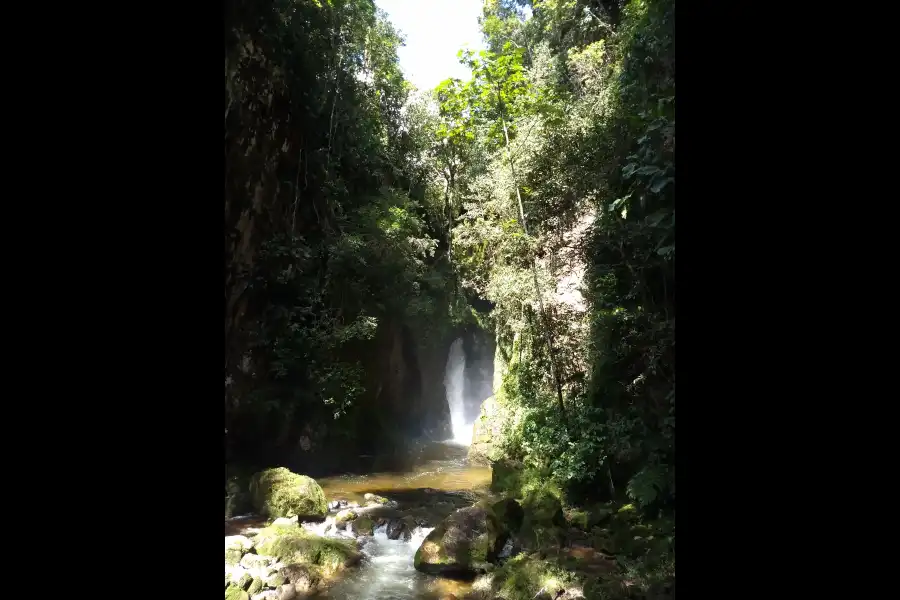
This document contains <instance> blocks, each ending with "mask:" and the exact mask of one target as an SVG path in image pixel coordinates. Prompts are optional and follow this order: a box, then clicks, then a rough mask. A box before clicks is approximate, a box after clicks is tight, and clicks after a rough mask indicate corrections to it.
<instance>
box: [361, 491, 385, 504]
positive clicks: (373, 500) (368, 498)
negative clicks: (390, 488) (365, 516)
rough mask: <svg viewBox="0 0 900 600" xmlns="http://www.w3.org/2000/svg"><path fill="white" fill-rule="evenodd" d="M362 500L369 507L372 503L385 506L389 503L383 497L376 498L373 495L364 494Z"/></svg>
mask: <svg viewBox="0 0 900 600" xmlns="http://www.w3.org/2000/svg"><path fill="white" fill-rule="evenodd" d="M363 498H364V499H365V500H366V502H369V504H370V505H371V504H373V503H374V504H381V505H385V504H387V503H388V502H389V500H388V499H387V498H385V497H384V496H376V495H375V494H366V495H364V496H363Z"/></svg>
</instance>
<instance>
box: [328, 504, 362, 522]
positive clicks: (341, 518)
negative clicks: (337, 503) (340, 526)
mask: <svg viewBox="0 0 900 600" xmlns="http://www.w3.org/2000/svg"><path fill="white" fill-rule="evenodd" d="M358 516H359V515H358V514H357V513H356V511H355V510H353V509H351V508H345V509H344V510H342V511H341V512H339V513H338V514H336V515H335V516H334V522H335V523H346V522H347V521H352V520H353V519H355V518H357V517H358Z"/></svg>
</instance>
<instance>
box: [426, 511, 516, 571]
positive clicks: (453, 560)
mask: <svg viewBox="0 0 900 600" xmlns="http://www.w3.org/2000/svg"><path fill="white" fill-rule="evenodd" d="M508 537H509V531H508V530H507V529H506V528H505V527H504V526H503V524H502V523H500V522H499V520H498V519H497V516H496V515H495V514H494V513H493V511H492V510H491V509H490V508H489V507H486V506H480V505H476V506H470V507H468V508H461V509H459V510H457V511H456V512H454V513H453V514H451V515H450V516H449V517H447V518H446V519H444V521H443V522H442V523H441V524H440V525H438V526H437V527H436V528H435V529H434V530H433V531H432V532H431V533H430V534H428V537H426V538H425V540H424V541H423V542H422V545H421V546H419V549H418V550H417V551H416V556H415V559H414V561H413V566H414V567H415V568H416V570H418V571H421V572H423V573H429V574H432V575H442V576H445V577H465V576H469V575H472V574H474V573H483V572H486V571H488V570H490V569H491V563H492V562H495V561H496V560H497V555H498V554H499V553H500V550H501V549H502V548H503V544H504V543H505V542H506V540H507V538H508Z"/></svg>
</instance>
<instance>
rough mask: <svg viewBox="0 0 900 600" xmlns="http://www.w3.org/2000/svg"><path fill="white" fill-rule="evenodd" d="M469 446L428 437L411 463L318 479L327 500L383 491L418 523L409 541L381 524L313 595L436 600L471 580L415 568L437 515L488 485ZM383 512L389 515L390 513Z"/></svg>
mask: <svg viewBox="0 0 900 600" xmlns="http://www.w3.org/2000/svg"><path fill="white" fill-rule="evenodd" d="M467 451H468V447H466V446H464V445H460V444H456V443H453V442H437V443H434V442H432V443H428V444H425V445H423V446H421V447H420V448H419V450H418V451H417V452H416V455H415V457H414V459H413V460H412V466H411V467H408V468H407V469H406V470H403V471H397V472H374V473H367V474H353V475H350V474H348V475H339V476H333V477H323V478H317V479H316V481H317V482H318V483H319V485H321V486H322V489H323V490H324V491H325V497H326V498H327V499H328V500H329V501H331V500H335V499H345V500H348V501H351V502H359V503H360V504H363V503H364V502H365V501H364V498H363V496H364V494H366V493H373V494H377V495H379V496H384V497H386V498H388V499H389V500H393V501H395V502H396V503H397V506H396V508H394V509H390V510H389V511H388V512H389V513H391V514H393V515H395V516H398V517H402V516H412V517H414V518H415V519H417V520H418V521H419V522H420V523H421V524H422V525H421V526H419V527H417V528H416V529H415V530H414V531H413V532H412V538H411V539H409V540H408V541H403V540H390V539H388V538H387V535H386V533H385V528H384V527H383V526H382V527H381V528H378V529H376V530H375V535H374V536H373V537H372V538H370V539H369V540H368V541H367V542H366V543H365V544H364V545H363V546H362V548H361V550H362V552H363V554H364V555H365V556H366V560H364V561H363V563H362V564H361V565H360V566H359V567H357V568H355V569H351V570H349V571H348V572H347V574H346V576H345V577H344V578H343V579H341V580H340V581H338V582H336V583H335V584H334V585H332V586H331V587H330V588H328V589H327V590H326V591H323V592H320V593H318V594H317V595H316V596H314V597H315V598H334V599H341V600H344V599H346V600H438V599H440V598H445V597H447V596H448V595H449V594H453V595H455V596H458V597H461V596H462V595H463V594H464V593H465V592H467V591H468V590H469V589H471V583H469V582H464V581H455V580H450V579H443V578H440V577H435V576H432V575H425V574H424V573H420V572H418V571H416V570H415V569H414V568H413V557H414V556H415V553H416V550H417V549H418V548H419V545H420V544H421V543H422V541H423V540H424V539H425V536H427V535H428V533H429V532H430V531H431V529H432V528H433V527H434V526H435V525H437V524H438V523H439V522H440V520H441V519H442V518H443V517H444V516H446V515H447V514H450V513H451V512H452V511H453V510H455V509H456V508H459V507H461V506H467V505H470V504H472V503H473V502H475V501H476V500H477V498H478V497H479V496H481V495H482V494H484V493H485V492H486V491H487V488H488V486H489V484H490V481H491V469H490V467H481V466H475V465H471V464H469V462H468V459H467V458H466V455H467ZM386 516H391V515H390V514H388V515H386ZM258 524H259V520H257V519H252V518H251V519H246V518H244V519H238V520H235V521H233V522H232V523H231V524H230V525H232V526H231V527H229V524H228V523H227V524H226V534H229V533H230V534H233V533H238V532H239V531H240V529H242V528H243V527H246V526H252V525H258Z"/></svg>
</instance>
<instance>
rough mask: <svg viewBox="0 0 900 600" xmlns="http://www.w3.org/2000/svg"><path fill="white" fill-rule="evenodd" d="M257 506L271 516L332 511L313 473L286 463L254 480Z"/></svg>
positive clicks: (252, 492) (252, 486)
mask: <svg viewBox="0 0 900 600" xmlns="http://www.w3.org/2000/svg"><path fill="white" fill-rule="evenodd" d="M250 495H251V496H252V498H253V506H254V507H255V508H256V510H257V511H259V512H260V514H262V515H264V516H267V517H293V516H299V518H300V520H301V521H302V520H303V519H304V518H306V519H321V518H323V517H324V516H325V515H326V514H328V503H327V502H326V500H325V492H323V491H322V488H321V487H320V486H319V484H318V483H316V481H315V480H314V479H312V478H311V477H307V476H305V475H298V474H297V473H292V472H291V471H289V470H288V469H285V468H284V467H278V468H276V469H266V470H265V471H260V472H259V473H257V474H255V475H254V476H253V478H252V479H251V480H250Z"/></svg>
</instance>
